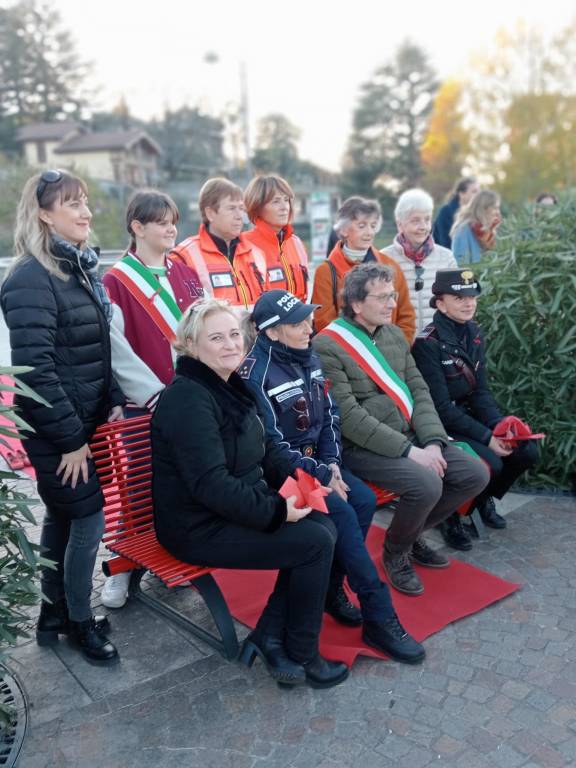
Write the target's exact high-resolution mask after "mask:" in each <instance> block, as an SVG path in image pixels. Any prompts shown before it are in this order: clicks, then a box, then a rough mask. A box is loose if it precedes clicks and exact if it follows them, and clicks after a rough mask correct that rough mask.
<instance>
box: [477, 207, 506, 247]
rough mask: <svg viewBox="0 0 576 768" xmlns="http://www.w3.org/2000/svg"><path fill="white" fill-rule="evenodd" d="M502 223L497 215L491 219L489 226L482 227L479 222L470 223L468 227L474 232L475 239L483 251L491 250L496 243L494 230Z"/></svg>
mask: <svg viewBox="0 0 576 768" xmlns="http://www.w3.org/2000/svg"><path fill="white" fill-rule="evenodd" d="M501 223H502V218H501V217H500V216H499V215H498V216H495V217H494V219H493V220H492V223H491V224H490V226H489V227H483V226H482V225H481V224H480V223H479V222H477V221H473V222H471V223H470V228H471V230H472V232H474V236H475V237H476V240H478V242H479V243H480V247H481V248H482V250H483V251H488V250H492V248H494V246H495V245H496V230H497V229H498V227H499V226H500V224H501Z"/></svg>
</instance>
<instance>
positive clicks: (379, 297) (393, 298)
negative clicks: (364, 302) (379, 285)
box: [366, 291, 398, 307]
mask: <svg viewBox="0 0 576 768" xmlns="http://www.w3.org/2000/svg"><path fill="white" fill-rule="evenodd" d="M366 296H372V298H373V299H376V301H377V302H378V304H384V305H385V306H387V307H389V306H390V304H396V302H397V301H398V291H392V293H367V294H366Z"/></svg>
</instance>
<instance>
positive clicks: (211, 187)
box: [198, 176, 242, 224]
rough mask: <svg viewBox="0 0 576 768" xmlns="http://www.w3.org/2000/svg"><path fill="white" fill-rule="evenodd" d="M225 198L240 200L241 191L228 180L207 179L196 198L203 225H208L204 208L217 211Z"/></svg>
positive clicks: (218, 178) (219, 178) (220, 178)
mask: <svg viewBox="0 0 576 768" xmlns="http://www.w3.org/2000/svg"><path fill="white" fill-rule="evenodd" d="M225 197H231V198H232V200H242V190H241V189H240V187H239V186H238V185H237V184H234V183H233V182H231V181H230V180H229V179H224V178H222V177H219V176H218V177H216V178H214V179H208V181H207V182H205V183H204V184H203V186H202V189H201V190H200V197H199V198H198V208H200V215H201V217H202V223H203V224H208V219H207V218H206V208H212V209H213V210H215V211H217V210H218V206H219V205H220V203H221V202H222V200H224V198H225Z"/></svg>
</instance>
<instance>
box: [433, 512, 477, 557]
mask: <svg viewBox="0 0 576 768" xmlns="http://www.w3.org/2000/svg"><path fill="white" fill-rule="evenodd" d="M438 530H439V531H440V533H441V534H442V538H443V539H444V541H445V542H446V544H448V546H449V547H452V549H458V550H460V552H468V551H469V550H471V549H472V539H471V538H470V534H469V533H468V531H467V530H466V528H465V527H464V524H463V523H462V516H461V515H459V514H458V512H454V514H453V515H450V517H448V518H446V520H444V522H443V523H440V525H439V526H438Z"/></svg>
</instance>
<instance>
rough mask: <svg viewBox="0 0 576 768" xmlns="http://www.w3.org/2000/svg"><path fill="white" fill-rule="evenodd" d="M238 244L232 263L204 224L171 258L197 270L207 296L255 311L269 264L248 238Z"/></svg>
mask: <svg viewBox="0 0 576 768" xmlns="http://www.w3.org/2000/svg"><path fill="white" fill-rule="evenodd" d="M239 240H240V242H239V243H238V245H237V246H236V251H235V253H234V258H233V259H232V261H230V260H229V259H228V258H227V257H226V256H224V254H223V253H221V252H220V251H219V250H218V246H217V245H216V243H215V242H214V240H212V238H211V237H210V233H209V232H208V230H207V228H206V227H205V226H204V224H201V225H200V229H199V231H198V234H197V235H194V236H193V237H189V238H187V239H186V240H184V241H183V242H181V243H180V244H179V245H177V246H176V248H174V250H173V251H172V252H171V254H170V255H171V257H172V258H174V259H176V260H179V261H181V262H183V263H184V264H186V265H187V266H189V267H191V268H192V269H194V270H196V272H197V274H198V277H199V278H200V282H201V283H202V286H203V288H204V293H205V295H206V296H213V297H214V298H215V299H226V300H228V301H229V302H230V304H232V305H233V306H241V307H244V308H245V309H252V307H253V306H254V304H255V303H256V301H257V299H258V297H259V296H260V294H261V293H262V291H263V290H264V283H265V277H264V275H265V274H266V260H265V258H264V254H263V253H262V252H261V251H259V249H258V248H257V247H254V246H252V244H251V243H250V242H248V240H247V239H246V235H245V234H243V233H242V234H240V237H239Z"/></svg>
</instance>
